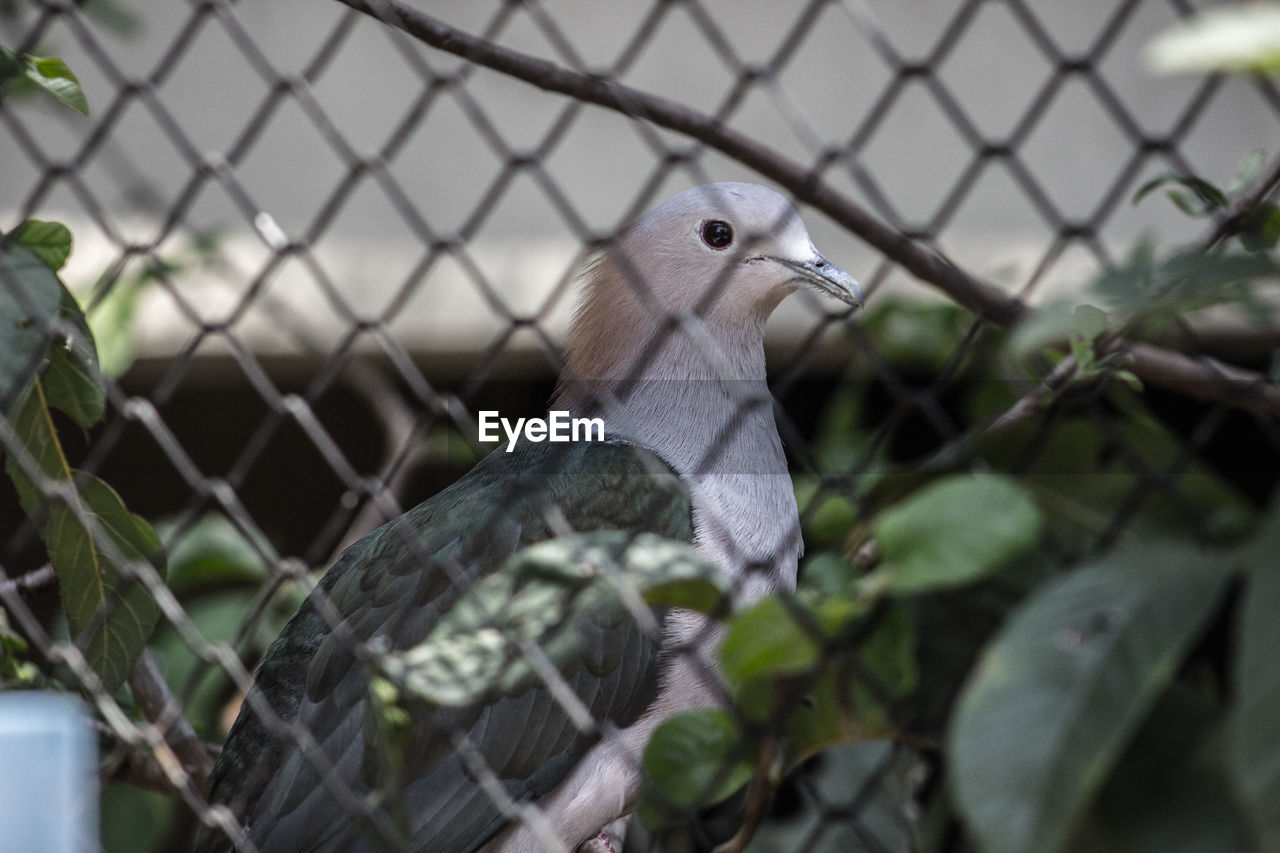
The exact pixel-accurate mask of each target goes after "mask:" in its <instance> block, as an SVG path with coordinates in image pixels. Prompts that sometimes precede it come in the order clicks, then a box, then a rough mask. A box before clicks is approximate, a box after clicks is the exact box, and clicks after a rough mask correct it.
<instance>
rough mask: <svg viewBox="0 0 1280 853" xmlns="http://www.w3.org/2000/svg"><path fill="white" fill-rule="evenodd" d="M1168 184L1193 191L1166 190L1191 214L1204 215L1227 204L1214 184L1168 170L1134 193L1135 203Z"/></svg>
mask: <svg viewBox="0 0 1280 853" xmlns="http://www.w3.org/2000/svg"><path fill="white" fill-rule="evenodd" d="M1168 184H1177V185H1178V186H1181V187H1185V188H1186V189H1188V190H1190V191H1191V195H1187V194H1186V193H1184V192H1181V191H1179V190H1166V191H1165V195H1167V196H1168V197H1169V199H1170V200H1171V201H1172V202H1173V203H1174V204H1176V205H1177V206H1178V208H1179V209H1180V210H1182V212H1183V213H1186V214H1187V215H1189V216H1203V215H1204V214H1205V213H1208V212H1209V211H1210V210H1221V209H1222V208H1224V207H1226V206H1227V203H1228V202H1227V197H1226V195H1225V194H1224V193H1223V192H1222V190H1220V189H1218V188H1217V187H1215V186H1214V185H1213V184H1211V183H1209V182H1208V181H1206V180H1204V179H1203V178H1197V177H1195V176H1194V175H1179V174H1177V173H1175V172H1166V173H1164V174H1162V175H1157V176H1156V177H1154V178H1152V179H1151V180H1149V181H1147V182H1146V183H1145V184H1143V185H1142V186H1141V187H1139V188H1138V190H1137V192H1135V193H1134V194H1133V203H1134V204H1137V203H1138V202H1140V201H1142V199H1143V198H1144V197H1145V196H1146V195H1147V194H1148V193H1150V192H1151V191H1152V190H1154V189H1156V188H1158V187H1163V186H1166V185H1168Z"/></svg>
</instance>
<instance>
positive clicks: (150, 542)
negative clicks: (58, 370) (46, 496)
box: [43, 472, 163, 690]
mask: <svg viewBox="0 0 1280 853" xmlns="http://www.w3.org/2000/svg"><path fill="white" fill-rule="evenodd" d="M74 482H75V487H76V492H77V493H78V495H79V507H78V509H79V511H80V513H87V514H88V516H89V519H90V523H89V524H86V523H85V522H84V521H82V520H81V516H80V514H78V513H77V511H76V509H73V507H72V504H71V503H69V502H67V501H58V500H55V501H51V502H50V504H49V508H48V519H47V520H46V522H45V524H44V532H43V538H44V540H45V546H46V547H47V548H48V550H49V562H51V563H53V566H54V569H56V570H57V572H58V584H59V587H60V588H61V590H62V603H63V607H64V608H65V609H66V612H67V620H68V622H70V624H71V631H72V634H73V635H74V636H75V637H76V645H77V646H79V647H80V649H81V650H82V651H83V652H84V654H85V658H86V659H87V660H88V661H89V665H90V666H92V667H93V669H94V671H96V672H97V673H98V675H99V677H101V678H102V681H103V683H104V684H105V685H106V687H107V689H108V690H114V689H115V688H116V687H118V686H120V685H121V684H123V683H124V680H125V679H126V678H127V677H128V675H129V673H130V672H131V671H132V670H133V666H134V664H135V663H136V662H137V660H138V656H139V655H140V654H142V651H143V649H145V648H146V645H147V640H148V639H150V637H151V632H152V630H153V629H154V628H155V626H156V621H157V620H158V619H159V616H160V609H159V606H158V605H157V604H156V602H155V599H153V598H152V597H151V593H150V592H149V591H148V590H147V588H146V586H145V585H144V584H143V583H142V581H141V580H140V579H138V578H137V577H135V576H134V575H135V571H136V570H143V571H145V569H144V568H143V566H144V564H146V563H148V562H150V563H152V565H153V566H156V567H157V568H158V569H162V568H163V563H162V562H160V560H161V555H162V550H161V547H160V539H159V537H157V536H156V534H155V531H153V530H152V529H151V526H150V525H149V524H147V522H146V521H144V520H143V519H142V518H140V517H139V516H136V515H134V514H132V513H130V512H129V511H128V510H127V509H125V506H124V503H123V502H122V501H121V500H120V496H119V495H117V494H116V493H115V491H114V490H113V489H112V488H111V487H110V486H108V485H107V484H106V483H104V482H103V481H102V480H99V479H98V478H97V477H94V476H91V475H89V474H85V473H83V472H77V473H76V475H75V481H74ZM113 552H114V554H118V555H119V558H121V559H119V560H117V559H116V557H115V556H113Z"/></svg>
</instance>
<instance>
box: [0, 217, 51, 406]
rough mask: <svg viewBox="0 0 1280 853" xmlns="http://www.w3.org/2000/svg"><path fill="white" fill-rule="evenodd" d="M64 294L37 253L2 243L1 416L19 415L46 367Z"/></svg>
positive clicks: (0, 311)
mask: <svg viewBox="0 0 1280 853" xmlns="http://www.w3.org/2000/svg"><path fill="white" fill-rule="evenodd" d="M62 291H63V289H62V283H61V282H59V281H58V277H57V276H56V275H54V274H53V271H52V270H51V269H49V267H48V266H47V265H46V264H45V263H44V262H43V261H41V260H40V258H39V257H37V256H36V255H35V253H33V252H32V251H31V250H30V249H28V248H27V247H26V246H23V245H21V244H19V243H17V242H14V241H13V240H9V239H7V238H5V239H0V414H8V413H10V412H12V411H13V410H14V407H15V405H16V404H17V402H18V398H19V397H20V396H22V393H23V392H24V391H25V390H26V389H27V387H28V386H29V385H30V384H31V381H32V380H33V379H34V378H35V376H36V373H37V371H38V370H39V369H40V366H41V364H42V363H43V362H44V358H45V355H46V354H47V353H48V352H49V334H48V329H49V327H50V325H51V324H52V323H53V320H54V318H55V317H56V316H57V314H58V305H59V301H60V300H61V298H62Z"/></svg>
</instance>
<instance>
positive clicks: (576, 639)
mask: <svg viewBox="0 0 1280 853" xmlns="http://www.w3.org/2000/svg"><path fill="white" fill-rule="evenodd" d="M727 595H728V589H727V586H726V584H725V581H724V579H723V577H722V576H721V573H720V571H719V570H718V569H717V568H716V567H715V566H714V565H713V564H712V563H711V562H710V561H708V560H707V559H706V558H705V557H703V556H702V555H701V554H700V553H699V552H698V551H695V550H694V549H693V548H692V547H691V546H689V545H686V544H684V543H681V542H674V541H671V540H667V539H663V538H662V537H660V536H655V535H653V534H641V535H639V536H635V535H631V534H628V533H624V532H622V531H601V532H596V533H584V534H579V535H576V536H566V537H561V538H558V539H552V540H549V541H547V542H540V543H538V544H536V545H531V546H529V547H527V548H523V549H521V550H520V551H518V552H517V553H515V554H514V555H512V556H511V557H510V558H509V559H507V560H506V561H505V562H504V563H503V564H502V565H501V566H500V567H499V568H498V570H497V571H496V572H494V573H493V574H491V575H489V576H488V577H486V578H484V579H483V580H482V581H480V582H479V583H477V584H476V585H475V586H473V587H472V588H471V590H470V591H469V594H468V595H466V596H464V597H463V598H461V599H460V600H459V601H458V603H457V604H456V605H454V606H453V607H452V608H450V610H449V611H448V613H446V614H444V615H443V616H442V617H441V619H440V621H439V623H437V625H436V627H435V628H434V629H433V630H432V631H431V633H430V634H429V635H428V636H427V638H426V639H425V640H424V641H423V642H422V643H420V644H418V645H416V646H414V647H412V648H410V649H406V650H404V651H397V652H395V653H392V654H387V655H384V656H381V657H380V658H379V666H380V668H381V670H382V674H383V675H384V676H386V678H387V679H388V680H389V681H390V682H392V683H393V684H394V685H395V686H396V687H397V688H398V689H402V690H404V691H406V692H407V693H408V694H409V695H410V696H411V697H413V698H416V699H417V700H419V701H422V702H426V703H428V704H430V705H436V706H448V707H460V706H465V705H469V704H472V703H474V702H478V701H485V700H486V699H488V698H490V697H493V696H496V695H505V694H510V693H515V692H519V691H522V690H526V689H528V688H529V687H531V686H534V685H537V684H541V683H542V677H541V676H540V675H539V674H538V672H537V671H536V670H535V669H534V668H533V667H532V666H531V665H530V662H529V659H528V657H527V655H526V654H525V652H524V651H522V649H526V648H529V647H530V645H536V646H537V647H538V648H539V649H540V651H541V653H542V654H544V655H545V656H546V657H547V658H548V659H549V660H550V661H551V662H552V663H553V664H555V665H556V666H559V667H566V666H570V665H574V664H576V662H578V661H579V660H580V658H581V655H582V653H583V645H582V642H583V639H582V637H583V635H582V631H581V630H579V629H580V626H581V624H582V622H583V620H590V621H591V622H592V623H594V624H595V625H596V626H604V627H605V628H609V629H612V628H613V627H615V626H617V625H619V624H620V623H621V622H622V620H624V619H635V618H638V617H637V616H636V615H635V611H636V610H637V609H644V608H645V607H646V606H647V605H648V606H653V605H662V606H665V605H667V604H669V603H672V602H680V603H681V605H683V606H691V605H707V606H708V607H709V609H710V610H711V611H712V612H716V611H719V610H720V609H721V608H722V607H723V602H724V601H725V599H726V597H727ZM651 599H652V601H651ZM656 624H657V623H656V621H655V622H654V627H655V628H656Z"/></svg>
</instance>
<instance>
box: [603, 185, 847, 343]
mask: <svg viewBox="0 0 1280 853" xmlns="http://www.w3.org/2000/svg"><path fill="white" fill-rule="evenodd" d="M606 262H607V263H610V264H612V265H613V266H614V267H615V269H614V270H612V271H611V272H612V273H613V274H614V276H615V277H617V276H619V275H620V276H622V277H624V278H625V279H627V281H628V283H629V284H630V285H631V286H633V288H645V289H647V291H648V293H649V294H652V296H653V297H654V300H655V301H656V305H657V306H660V307H661V308H662V309H663V310H665V311H667V312H671V313H679V312H684V311H688V312H692V313H694V314H697V315H698V316H701V317H704V318H707V319H709V320H714V319H716V318H720V317H723V318H725V319H728V320H730V321H732V320H743V319H746V318H747V317H758V318H760V319H764V318H767V317H768V316H769V314H770V313H772V311H773V309H774V308H775V307H777V305H778V303H779V302H781V301H782V299H783V298H784V297H785V296H787V295H788V294H789V293H791V292H792V291H793V290H796V289H797V288H805V289H808V290H811V291H813V292H815V293H818V294H819V295H822V296H829V297H834V298H836V299H838V300H840V301H841V302H844V303H846V304H848V305H853V306H860V305H861V304H862V292H861V290H860V289H859V288H858V284H857V282H855V281H854V280H853V277H852V276H850V275H849V274H848V273H846V272H845V271H844V270H842V269H840V268H839V267H837V266H835V265H834V264H832V263H831V262H830V261H828V260H827V259H826V258H824V257H823V256H822V254H821V253H820V252H818V250H817V249H816V248H814V245H813V241H812V240H810V239H809V232H808V231H807V230H806V229H805V227H804V222H802V221H801V220H800V214H799V213H797V212H796V209H795V208H794V207H793V206H792V205H791V202H789V201H787V199H785V198H784V197H783V196H781V195H779V194H778V193H776V192H774V191H773V190H771V189H769V188H768V187H762V186H759V185H758V184H744V183H719V184H707V185H705V186H701V187H694V188H692V189H689V190H685V191H684V192H682V193H680V194H679V195H676V196H673V197H672V198H670V199H668V200H667V201H665V202H663V203H662V204H660V205H659V206H657V207H655V208H654V209H653V210H651V211H649V212H648V213H646V214H645V215H644V216H642V217H641V218H640V219H639V220H637V221H636V223H635V224H634V225H632V226H631V227H630V228H628V229H626V230H624V231H623V233H622V234H621V235H620V237H619V239H618V242H617V244H616V245H615V246H613V247H612V248H611V250H610V251H609V253H608V256H607V258H606ZM636 295H637V296H638V297H639V298H640V299H641V300H642V301H649V300H647V299H646V293H645V292H644V291H643V290H641V291H638V293H637V294H636Z"/></svg>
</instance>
